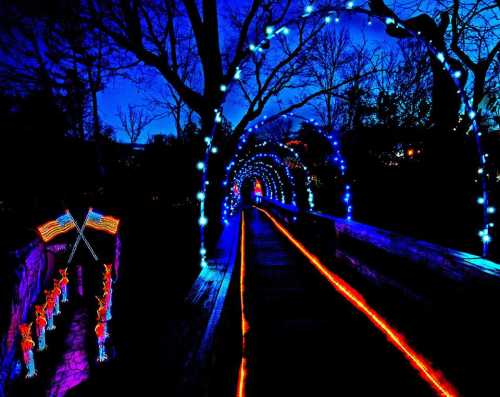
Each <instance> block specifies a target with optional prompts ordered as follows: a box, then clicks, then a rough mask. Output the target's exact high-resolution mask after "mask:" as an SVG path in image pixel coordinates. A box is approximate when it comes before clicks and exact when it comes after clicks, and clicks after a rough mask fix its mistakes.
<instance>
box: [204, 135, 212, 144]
mask: <svg viewBox="0 0 500 397" xmlns="http://www.w3.org/2000/svg"><path fill="white" fill-rule="evenodd" d="M204 141H205V143H206V144H207V145H210V142H211V141H212V139H211V138H210V137H209V136H206V137H205V139H204Z"/></svg>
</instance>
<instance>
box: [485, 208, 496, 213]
mask: <svg viewBox="0 0 500 397" xmlns="http://www.w3.org/2000/svg"><path fill="white" fill-rule="evenodd" d="M486 212H487V213H488V214H494V213H495V212H496V209H495V207H488V208H487V209H486Z"/></svg>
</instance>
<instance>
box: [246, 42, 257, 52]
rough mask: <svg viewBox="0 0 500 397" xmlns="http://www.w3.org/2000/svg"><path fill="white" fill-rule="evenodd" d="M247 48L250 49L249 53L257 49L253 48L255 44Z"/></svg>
mask: <svg viewBox="0 0 500 397" xmlns="http://www.w3.org/2000/svg"><path fill="white" fill-rule="evenodd" d="M248 48H249V49H250V51H255V49H256V48H257V47H255V44H253V43H252V44H250V45H249V46H248Z"/></svg>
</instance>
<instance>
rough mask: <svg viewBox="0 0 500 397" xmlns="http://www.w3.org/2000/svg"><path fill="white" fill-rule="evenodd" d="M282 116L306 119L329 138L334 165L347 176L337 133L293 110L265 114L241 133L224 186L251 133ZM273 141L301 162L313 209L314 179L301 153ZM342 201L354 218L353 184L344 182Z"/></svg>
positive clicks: (260, 146)
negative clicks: (312, 186) (260, 119)
mask: <svg viewBox="0 0 500 397" xmlns="http://www.w3.org/2000/svg"><path fill="white" fill-rule="evenodd" d="M280 117H281V118H296V119H299V120H302V121H305V122H307V123H308V124H309V125H310V126H311V127H313V128H314V130H315V131H316V132H317V133H318V134H319V135H320V136H322V137H323V138H325V139H327V140H328V142H329V143H330V146H331V148H332V151H333V153H334V155H333V165H334V166H335V167H337V168H338V170H339V172H340V175H341V176H342V177H345V175H346V171H347V165H346V162H345V160H344V158H343V156H342V151H341V149H340V142H339V139H338V138H337V136H336V134H335V133H334V132H333V131H332V132H330V133H327V132H326V131H325V130H323V129H322V128H321V127H320V126H319V123H318V122H317V121H315V119H314V118H306V117H303V116H300V115H296V114H295V113H293V112H291V113H288V114H283V115H275V116H272V117H267V116H264V117H263V120H262V121H260V122H257V123H256V124H255V125H253V126H252V127H250V128H248V129H246V130H245V131H244V132H243V134H241V136H240V138H239V141H238V144H237V149H236V151H235V153H234V155H233V157H232V158H231V160H230V161H229V164H228V165H227V167H226V177H225V180H224V183H223V186H227V184H228V180H229V175H230V172H231V170H232V168H233V167H235V165H236V164H237V162H238V160H237V159H238V158H239V157H240V156H241V155H242V152H243V150H244V149H245V146H246V145H247V142H248V138H249V135H250V134H255V133H257V131H258V130H259V128H262V127H263V126H264V125H266V124H269V123H271V122H273V121H275V120H277V119H278V118H280ZM272 143H273V144H276V145H277V146H278V147H279V148H281V149H285V150H287V151H288V152H289V153H290V154H292V155H293V156H294V158H295V160H296V161H297V162H298V163H300V164H301V168H302V170H303V171H304V173H305V174H306V185H307V186H306V190H307V195H308V204H309V209H310V210H313V209H314V206H315V204H314V194H313V191H312V189H311V183H312V179H311V176H310V174H309V170H308V168H307V166H305V165H304V163H303V162H302V161H301V159H300V156H299V154H298V153H297V151H296V150H294V149H293V148H291V147H289V146H287V145H285V144H283V143H281V142H272ZM268 144H269V142H268V141H264V142H262V143H259V144H257V145H255V147H254V149H258V148H264V147H266V146H267V145H268ZM342 201H343V203H344V207H345V218H346V219H347V220H351V219H352V204H351V203H352V192H351V186H350V185H349V184H348V183H344V192H343V195H342ZM293 205H296V203H294V204H293ZM223 212H225V213H227V212H228V204H227V201H224V208H223ZM224 223H227V218H224Z"/></svg>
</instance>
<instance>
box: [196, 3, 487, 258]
mask: <svg viewBox="0 0 500 397" xmlns="http://www.w3.org/2000/svg"><path fill="white" fill-rule="evenodd" d="M344 14H347V15H349V14H361V15H366V16H367V17H368V23H369V24H371V23H372V21H371V18H372V17H373V18H375V19H377V20H379V21H380V22H381V23H383V24H385V25H386V26H387V30H388V31H389V30H392V31H397V32H398V33H399V34H400V35H402V36H404V37H409V38H413V39H415V40H417V41H419V42H421V43H422V44H424V45H425V46H426V48H427V50H428V53H429V55H430V56H431V57H432V58H434V59H435V60H436V61H437V62H439V64H440V65H442V69H443V71H444V72H446V73H447V74H448V75H449V78H450V81H452V82H453V84H454V85H455V86H456V88H457V95H458V96H459V99H460V101H461V103H462V106H461V110H460V112H461V113H463V114H464V115H465V117H466V118H467V119H468V121H469V124H470V131H471V134H472V136H473V138H474V141H475V146H476V149H477V158H478V168H477V175H476V177H475V182H476V183H477V184H478V191H480V196H479V197H478V199H477V203H478V204H479V205H480V206H481V207H482V210H483V211H482V227H481V229H480V230H479V232H478V235H479V237H480V239H481V242H482V247H483V249H482V254H483V256H486V255H487V253H488V245H489V244H490V242H491V240H492V238H491V231H492V229H493V227H494V222H493V216H494V213H495V208H494V207H493V206H491V201H490V186H489V182H488V180H487V175H488V169H489V163H488V154H487V153H484V151H483V142H482V136H483V133H482V131H481V128H480V124H479V122H478V121H477V119H476V115H477V114H476V112H477V105H478V104H474V103H473V102H472V101H471V100H470V98H469V97H468V95H467V90H466V89H465V80H463V73H462V71H461V70H460V69H455V68H454V67H453V66H452V65H453V62H451V59H450V57H449V56H448V55H447V54H446V53H445V52H443V51H442V49H440V48H438V47H436V45H435V43H433V42H432V40H431V39H429V38H428V37H426V35H425V34H423V33H422V32H421V31H420V30H418V28H416V25H415V24H414V23H413V22H414V21H413V20H412V19H409V20H404V19H401V18H399V17H398V16H397V15H395V14H394V13H391V12H387V10H383V9H378V10H372V9H370V8H365V7H364V5H360V6H357V5H355V4H354V2H351V1H350V2H346V3H345V4H335V5H326V6H324V7H319V8H315V7H314V6H313V5H307V6H306V7H305V8H304V13H303V14H302V15H299V16H298V17H297V18H296V20H304V19H316V18H318V19H319V20H322V22H321V29H324V28H326V27H327V26H329V25H330V24H332V23H333V22H335V23H336V22H338V21H339V20H340V15H344ZM293 22H294V20H291V21H288V22H286V23H284V24H283V25H281V26H276V27H273V28H272V29H270V30H266V31H265V36H264V37H262V38H261V40H260V41H258V42H256V43H250V44H249V46H248V51H247V56H245V57H244V58H243V59H242V60H241V65H242V64H243V62H244V61H245V60H247V59H248V58H249V57H250V56H259V54H260V53H264V52H265V51H266V49H267V48H269V43H270V41H271V40H275V39H277V38H278V39H286V37H288V36H289V35H290V34H292V33H294V32H293V30H292V29H291V28H290V26H292V25H293ZM287 24H288V26H287ZM241 65H240V66H241ZM240 66H238V67H237V68H236V73H235V74H234V77H233V80H232V81H231V82H229V83H228V84H223V85H221V87H220V89H221V92H223V96H224V98H226V96H227V93H228V91H229V90H230V88H231V86H232V85H233V84H237V82H238V80H240V79H241V68H240ZM213 110H214V121H215V123H214V125H213V127H212V128H211V130H210V131H207V133H208V135H206V136H205V143H206V148H205V154H204V159H203V161H200V162H198V164H197V169H198V170H199V171H201V173H202V177H201V189H200V191H199V192H198V194H197V198H198V200H199V201H200V207H199V210H200V211H199V212H200V217H199V225H200V264H201V266H202V267H204V266H205V265H206V264H207V257H206V252H207V251H206V248H205V226H206V225H207V223H208V219H207V217H206V213H205V200H206V189H207V186H208V185H209V184H210V181H209V180H208V168H209V167H208V166H209V160H210V158H211V155H212V154H215V153H217V152H218V148H217V147H215V146H213V142H214V137H215V133H216V130H217V125H218V124H220V123H221V122H222V120H223V109H222V104H221V106H220V107H216V108H214V109H213ZM292 115H293V114H292ZM279 116H287V115H283V114H280V115H279ZM265 118H266V117H264V119H265ZM264 121H265V120H264ZM262 123H264V122H261V123H257V124H255V125H254V126H253V127H251V128H249V129H247V130H246V131H245V132H244V133H243V134H242V135H241V136H240V142H239V144H238V151H239V150H241V149H242V148H243V146H244V144H245V142H246V137H247V134H248V132H251V131H252V130H253V129H254V128H255V129H258V128H259V125H260V124H262ZM315 125H317V123H315ZM328 136H329V137H330V139H332V142H335V141H334V139H335V138H334V137H331V136H330V135H328ZM337 143H338V141H337ZM237 153H238V152H237ZM237 157H238V154H236V158H237ZM335 157H336V158H337V160H335V161H337V162H338V165H339V168H340V169H341V171H342V172H345V169H346V164H345V162H343V159H342V157H341V156H338V155H337V156H335ZM235 166H236V164H235V161H234V159H233V160H231V162H230V163H229V165H228V168H226V170H227V171H228V172H229V171H231V169H232V168H233V167H235ZM228 185H229V180H228V177H227V175H226V180H225V181H224V184H223V188H226V189H227V188H228ZM351 194H352V193H351V190H350V185H348V184H345V189H344V193H343V202H344V204H345V207H346V219H347V220H350V219H352V204H351V200H352V199H351ZM309 197H310V198H311V200H312V201H311V202H312V204H313V206H314V203H313V201H314V199H313V194H312V192H311V194H310V196H309ZM228 205H229V204H228V201H227V200H226V199H224V210H223V215H222V219H223V220H224V221H226V220H227V218H226V215H227V213H228ZM224 212H225V213H226V215H224Z"/></svg>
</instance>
